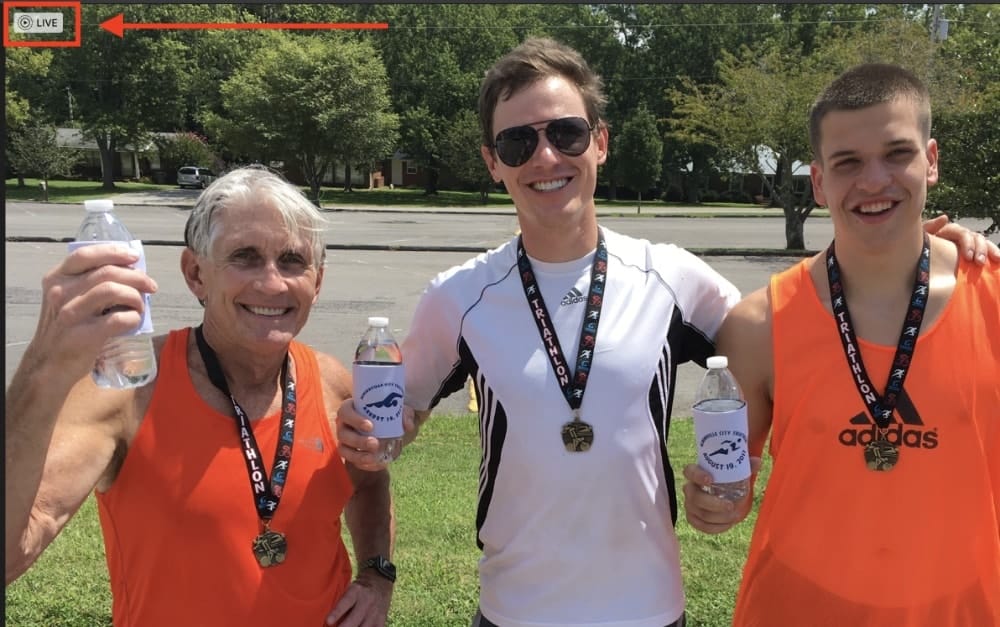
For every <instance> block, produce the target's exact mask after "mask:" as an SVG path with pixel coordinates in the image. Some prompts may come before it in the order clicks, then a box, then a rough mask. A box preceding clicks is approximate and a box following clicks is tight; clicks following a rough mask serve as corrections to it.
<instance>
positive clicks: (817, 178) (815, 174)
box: [809, 160, 828, 207]
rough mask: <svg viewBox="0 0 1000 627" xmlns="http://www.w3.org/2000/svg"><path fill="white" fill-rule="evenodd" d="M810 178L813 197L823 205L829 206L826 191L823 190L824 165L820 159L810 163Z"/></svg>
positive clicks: (817, 202)
mask: <svg viewBox="0 0 1000 627" xmlns="http://www.w3.org/2000/svg"><path fill="white" fill-rule="evenodd" d="M809 180H810V181H812V186H813V198H814V199H815V200H816V204H818V205H820V206H821V207H825V206H828V205H827V204H826V192H824V191H823V166H822V165H821V164H820V162H819V161H815V160H814V161H813V162H812V163H810V164H809Z"/></svg>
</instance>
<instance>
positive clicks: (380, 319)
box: [368, 316, 389, 327]
mask: <svg viewBox="0 0 1000 627" xmlns="http://www.w3.org/2000/svg"><path fill="white" fill-rule="evenodd" d="M368 326H370V327H387V326H389V319H388V318H386V317H385V316H372V317H370V318H368Z"/></svg>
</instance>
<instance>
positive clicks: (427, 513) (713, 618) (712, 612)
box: [6, 416, 769, 627]
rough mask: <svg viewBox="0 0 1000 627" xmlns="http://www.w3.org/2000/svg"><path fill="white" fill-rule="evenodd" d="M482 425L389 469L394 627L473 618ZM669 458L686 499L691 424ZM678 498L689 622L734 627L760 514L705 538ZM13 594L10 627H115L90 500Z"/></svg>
mask: <svg viewBox="0 0 1000 627" xmlns="http://www.w3.org/2000/svg"><path fill="white" fill-rule="evenodd" d="M477 428H478V427H477V423H476V420H475V419H474V418H473V417H472V416H460V417H449V416H436V417H434V418H433V419H431V420H430V421H429V422H428V423H427V425H425V427H424V428H423V430H422V432H421V435H420V437H419V438H418V439H417V440H416V441H415V442H414V443H413V444H411V445H410V446H408V447H407V449H406V451H405V453H404V454H403V456H402V457H401V458H400V459H399V461H397V462H396V463H395V464H394V465H393V467H392V472H393V494H394V495H395V499H396V515H397V518H398V528H397V537H396V553H395V557H394V561H395V562H396V564H397V566H398V568H399V573H400V576H399V580H398V582H397V585H396V590H395V593H394V595H393V602H392V611H391V614H390V622H391V624H392V625H393V627H466V626H467V625H468V624H469V619H470V618H471V616H472V614H473V612H475V609H476V605H477V598H478V579H477V575H476V562H477V560H478V558H479V551H478V549H477V548H476V544H475V505H476V501H475V499H476V477H477V475H478V465H479V437H478V433H477ZM670 458H671V460H672V462H673V465H674V468H675V470H676V471H677V474H678V481H677V489H678V494H679V495H681V494H682V493H681V490H680V486H681V484H682V483H683V477H681V476H680V469H681V468H682V467H683V466H684V465H685V464H686V463H689V462H690V461H692V460H693V459H694V434H693V429H692V424H691V421H690V420H689V419H680V420H676V421H675V422H674V424H673V425H672V426H671V433H670ZM768 471H769V467H768V465H767V464H765V468H764V469H763V470H762V471H761V476H760V477H759V480H758V485H759V486H760V485H765V482H766V480H767V474H768ZM758 492H759V491H758ZM680 501H681V503H679V506H680V516H679V518H680V522H678V524H677V534H678V536H679V537H680V543H681V555H682V567H683V572H684V582H685V587H686V589H687V597H688V610H687V611H688V625H689V626H690V627H724V626H727V625H729V624H730V622H731V620H730V619H731V613H732V607H733V599H734V597H735V594H736V588H737V585H738V582H739V577H740V574H741V571H742V568H743V561H744V558H745V556H746V550H747V545H748V544H749V540H750V531H751V529H752V524H753V520H754V518H755V514H751V516H750V518H748V519H747V520H745V521H743V522H742V523H741V524H740V525H738V526H737V527H735V528H734V529H732V530H730V531H729V532H727V533H725V534H721V535H717V536H708V535H705V534H703V533H701V532H698V531H695V530H694V529H692V528H691V527H690V526H689V525H688V524H687V522H686V521H685V520H684V514H683V496H682V495H681V496H680ZM755 512H756V508H755ZM623 567H624V566H623ZM6 593H7V611H6V624H7V625H10V626H20V627H63V626H65V627H77V626H80V625H86V626H88V627H90V626H104V625H111V598H110V589H109V586H108V575H107V570H106V567H105V562H104V550H103V544H102V541H101V532H100V527H99V523H98V519H97V509H96V506H95V504H94V500H93V498H90V499H88V500H87V502H86V503H85V504H84V506H83V508H82V509H81V510H80V512H79V514H77V516H76V517H75V518H74V519H73V520H72V521H71V522H70V524H69V525H68V526H67V527H66V529H65V530H64V531H63V533H62V534H61V535H60V536H59V537H58V538H56V540H55V542H53V544H52V546H50V547H49V549H48V550H47V551H46V552H45V553H44V554H43V555H42V557H41V558H40V559H39V560H38V562H37V563H36V564H35V566H34V567H33V568H32V569H31V570H29V571H28V572H27V573H26V574H25V575H24V576H22V577H21V578H20V579H19V580H17V581H16V582H14V583H13V584H11V585H10V586H8V587H7V591H6Z"/></svg>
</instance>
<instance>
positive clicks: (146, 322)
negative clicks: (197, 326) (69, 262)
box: [68, 239, 153, 336]
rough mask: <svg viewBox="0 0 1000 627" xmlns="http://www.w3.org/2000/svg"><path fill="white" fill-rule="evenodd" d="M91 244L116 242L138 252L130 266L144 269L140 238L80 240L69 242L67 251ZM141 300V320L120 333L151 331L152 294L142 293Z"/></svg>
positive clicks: (132, 333)
mask: <svg viewBox="0 0 1000 627" xmlns="http://www.w3.org/2000/svg"><path fill="white" fill-rule="evenodd" d="M91 244H117V245H118V246H122V247H125V248H131V249H132V250H133V251H135V252H137V253H139V260H138V261H136V262H135V263H134V264H132V267H133V268H135V269H136V270H142V271H143V272H145V271H146V252H145V251H144V250H143V248H142V240H138V239H134V240H132V241H130V242H120V241H87V240H85V241H80V242H70V243H69V246H68V248H69V252H73V251H74V250H76V249H77V248H80V247H82V246H90V245H91ZM142 296H143V300H144V302H145V304H144V306H143V308H142V322H140V323H139V326H138V327H136V328H135V329H134V330H132V331H129V332H128V333H123V334H122V335H123V336H125V335H139V334H140V333H152V332H153V315H152V314H153V308H152V302H153V299H152V295H151V294H143V295H142Z"/></svg>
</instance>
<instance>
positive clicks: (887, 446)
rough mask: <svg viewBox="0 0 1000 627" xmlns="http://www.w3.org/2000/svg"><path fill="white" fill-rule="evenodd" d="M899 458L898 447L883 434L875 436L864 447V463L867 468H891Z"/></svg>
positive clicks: (879, 469)
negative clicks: (873, 439)
mask: <svg viewBox="0 0 1000 627" xmlns="http://www.w3.org/2000/svg"><path fill="white" fill-rule="evenodd" d="M898 460H899V449H898V448H896V446H895V445H893V444H892V443H891V442H889V440H887V439H885V436H876V438H875V441H873V442H871V443H869V444H868V446H866V447H865V463H866V464H867V465H868V469H869V470H875V471H882V472H884V471H887V470H892V468H893V466H895V465H896V462H897V461H898Z"/></svg>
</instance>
